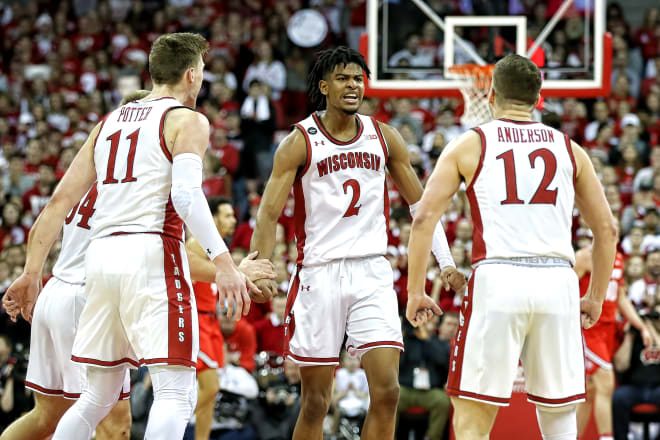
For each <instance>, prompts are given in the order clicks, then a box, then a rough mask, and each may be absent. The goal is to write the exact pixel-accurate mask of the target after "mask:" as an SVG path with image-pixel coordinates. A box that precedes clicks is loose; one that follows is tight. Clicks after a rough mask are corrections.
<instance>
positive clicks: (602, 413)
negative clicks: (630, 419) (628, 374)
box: [592, 368, 614, 440]
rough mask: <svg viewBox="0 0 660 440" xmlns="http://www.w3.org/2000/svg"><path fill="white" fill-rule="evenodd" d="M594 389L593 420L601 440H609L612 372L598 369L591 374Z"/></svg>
mask: <svg viewBox="0 0 660 440" xmlns="http://www.w3.org/2000/svg"><path fill="white" fill-rule="evenodd" d="M592 381H593V383H594V388H595V396H594V418H595V419H596V427H597V428H598V435H599V437H600V439H601V440H611V439H612V438H613V437H612V394H613V393H614V372H613V371H612V370H607V369H605V368H599V369H598V370H596V372H595V373H594V374H592Z"/></svg>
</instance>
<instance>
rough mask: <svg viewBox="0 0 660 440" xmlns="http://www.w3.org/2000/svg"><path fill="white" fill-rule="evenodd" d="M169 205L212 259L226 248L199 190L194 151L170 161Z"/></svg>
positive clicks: (198, 164) (198, 168) (199, 169)
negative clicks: (170, 192) (170, 196)
mask: <svg viewBox="0 0 660 440" xmlns="http://www.w3.org/2000/svg"><path fill="white" fill-rule="evenodd" d="M172 204H173V205H174V209H175V210H176V212H177V214H179V216H180V217H181V218H182V219H183V221H184V222H186V225H187V226H188V229H190V232H192V234H193V235H194V236H195V238H196V239H197V241H198V242H199V244H200V245H201V246H202V247H203V248H204V252H205V253H206V256H207V257H209V258H210V259H211V260H213V259H214V258H215V257H217V256H218V255H220V254H223V253H225V252H227V251H228V249H227V245H225V242H224V241H222V237H220V233H219V232H218V228H217V226H216V225H215V222H214V221H213V215H211V210H210V209H209V205H208V203H207V202H206V197H204V192H203V191H202V159H201V158H200V157H199V156H198V155H196V154H194V153H183V154H178V155H176V156H174V159H173V160H172Z"/></svg>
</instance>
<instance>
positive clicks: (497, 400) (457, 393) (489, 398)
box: [447, 388, 511, 405]
mask: <svg viewBox="0 0 660 440" xmlns="http://www.w3.org/2000/svg"><path fill="white" fill-rule="evenodd" d="M447 394H448V395H450V396H456V397H468V398H471V399H477V400H484V401H486V402H493V403H499V404H505V405H508V404H509V402H510V400H511V398H510V397H509V398H505V397H493V396H486V395H485V394H477V393H470V392H468V391H461V390H455V389H449V388H447Z"/></svg>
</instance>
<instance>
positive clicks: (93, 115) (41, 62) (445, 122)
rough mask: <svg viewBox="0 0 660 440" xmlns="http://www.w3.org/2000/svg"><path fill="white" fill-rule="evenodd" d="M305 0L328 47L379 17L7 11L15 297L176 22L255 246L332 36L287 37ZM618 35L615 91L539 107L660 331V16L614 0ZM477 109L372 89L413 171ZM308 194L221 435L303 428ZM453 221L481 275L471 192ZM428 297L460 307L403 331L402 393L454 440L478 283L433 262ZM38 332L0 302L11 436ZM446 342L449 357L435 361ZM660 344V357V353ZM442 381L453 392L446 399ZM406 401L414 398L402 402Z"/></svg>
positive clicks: (246, 238)
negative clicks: (291, 354) (303, 248)
mask: <svg viewBox="0 0 660 440" xmlns="http://www.w3.org/2000/svg"><path fill="white" fill-rule="evenodd" d="M430 3H431V5H432V6H434V7H438V8H440V7H441V6H442V5H446V4H452V5H454V6H453V7H454V9H453V10H452V9H451V8H450V9H449V10H447V11H444V13H445V14H446V13H456V12H460V11H461V8H462V7H465V5H466V4H468V3H470V2H465V1H461V2H458V1H456V2H439V1H431V2H430ZM494 3H495V2H494ZM509 3H511V4H513V3H515V4H516V5H519V6H520V8H522V9H521V10H520V11H519V12H517V13H519V14H527V15H528V16H530V17H534V18H535V20H537V21H538V23H537V25H538V26H542V25H543V24H544V23H545V20H547V19H548V18H549V16H548V15H547V14H546V13H545V12H543V11H539V8H541V6H542V5H544V4H545V2H542V1H518V2H513V1H512V2H509ZM303 6H305V7H311V8H314V9H316V10H318V11H320V12H321V13H322V14H323V15H324V16H325V17H326V18H327V20H328V23H329V24H330V26H329V29H330V32H329V34H328V36H327V38H326V40H325V41H324V42H323V43H322V47H326V46H332V45H335V44H349V45H351V46H353V47H355V48H357V39H356V35H359V32H360V30H363V29H364V26H365V14H366V12H365V9H366V0H310V1H302V0H277V1H275V0H245V1H241V0H227V1H222V2H217V1H213V0H142V1H140V0H133V1H131V0H89V1H85V2H81V1H74V0H68V1H67V0H63V1H60V2H49V1H46V0H30V1H25V2H22V1H16V2H13V3H11V2H10V3H4V6H2V7H0V41H1V42H2V43H1V45H2V47H0V213H1V221H0V294H1V293H4V291H5V289H6V288H7V287H8V286H9V284H10V283H11V281H12V280H13V279H15V278H16V277H17V276H18V275H19V274H20V272H21V270H22V267H23V264H24V262H25V248H26V242H27V237H28V233H29V230H30V227H31V225H32V224H33V222H34V220H35V218H36V217H37V216H38V215H39V212H40V211H41V209H42V208H43V207H44V206H45V204H46V203H47V202H48V200H49V197H50V195H51V194H52V192H53V189H54V186H55V185H56V184H57V182H58V180H59V179H60V178H61V177H62V175H63V174H64V172H65V171H66V170H67V168H68V167H69V165H70V164H71V162H72V160H73V157H74V156H75V154H76V152H77V150H78V149H79V148H80V146H81V145H82V143H83V142H84V141H85V139H86V138H87V135H88V133H89V132H90V131H91V129H92V128H93V127H94V125H95V124H97V123H98V122H99V121H100V120H101V119H102V118H103V115H104V114H106V113H107V112H108V111H110V110H111V109H113V108H115V107H116V106H117V105H118V103H119V101H120V99H121V96H122V95H123V94H125V93H126V91H128V90H133V89H136V88H143V89H150V88H151V84H150V82H149V75H148V70H147V69H148V53H149V49H150V45H151V43H152V42H153V41H154V40H155V38H156V37H157V36H158V35H159V34H161V33H164V32H174V31H190V32H198V33H201V34H202V35H204V36H205V37H206V38H207V39H208V40H209V42H210V51H209V54H208V56H207V58H206V71H205V74H204V83H203V86H202V91H201V93H200V96H199V99H198V101H197V105H198V109H199V110H200V111H201V112H202V113H204V114H205V115H206V116H207V117H208V119H209V121H210V123H211V127H212V133H211V137H210V143H209V151H208V153H207V156H206V158H205V162H204V174H205V180H204V183H203V189H204V192H205V194H206V196H207V197H208V198H213V197H219V196H222V197H229V198H231V200H232V201H233V203H234V206H235V211H236V216H237V218H238V225H237V227H236V231H235V233H234V235H233V237H232V239H231V241H230V249H231V252H232V254H233V256H234V257H235V259H236V260H237V261H239V260H240V259H241V258H242V257H244V256H245V255H246V252H247V249H248V248H249V242H250V237H251V234H252V231H253V228H254V222H255V216H256V211H257V209H258V206H259V202H260V191H262V189H263V184H264V182H265V180H266V179H267V178H268V176H269V173H270V168H271V166H272V154H273V151H274V148H275V146H276V145H277V142H278V141H279V140H280V139H281V138H282V137H283V136H284V135H286V134H287V133H288V130H289V129H288V127H289V126H290V124H291V123H293V122H296V121H298V120H300V119H302V118H304V117H305V116H306V115H307V114H308V113H309V111H310V108H309V106H308V103H307V99H306V93H305V86H306V85H305V81H306V75H307V72H308V70H309V67H310V65H311V63H312V62H313V59H314V57H313V54H314V52H315V51H316V50H318V49H320V48H321V47H317V48H314V49H305V48H300V47H297V46H295V45H294V44H293V43H292V42H290V41H289V40H288V38H287V34H286V26H287V23H288V19H289V18H290V17H291V15H292V14H293V13H294V12H295V11H296V10H298V9H300V8H301V7H303ZM442 7H444V6H442ZM424 29H426V27H424ZM607 29H608V31H610V32H611V33H612V34H613V36H614V54H613V64H614V66H613V75H612V93H611V94H610V96H607V97H603V98H601V99H593V100H578V99H574V98H565V99H557V100H552V99H547V100H546V103H545V110H544V111H543V112H542V113H540V115H541V117H542V118H543V121H544V122H545V123H547V124H549V125H551V126H554V127H556V128H558V129H560V130H562V131H563V132H565V133H567V134H568V135H569V136H570V137H571V138H572V139H574V140H575V141H576V142H578V143H580V144H582V145H583V146H584V147H585V148H586V149H587V150H588V151H589V154H590V156H591V158H592V161H593V163H594V166H595V167H596V170H597V173H598V176H599V177H600V179H601V181H602V184H603V186H604V188H605V192H606V195H607V199H608V201H609V203H610V205H611V208H612V211H613V212H614V214H615V215H616V217H617V219H618V220H619V224H620V235H621V237H620V238H621V239H620V244H619V251H620V252H621V253H622V254H623V256H624V258H625V261H626V264H625V283H626V289H627V291H628V293H629V296H630V298H631V299H632V301H633V302H634V304H635V305H636V306H637V308H638V309H639V310H640V311H642V312H643V313H645V314H646V315H647V316H648V319H650V320H651V321H652V322H654V323H658V326H659V328H660V318H659V317H658V313H657V312H656V313H653V312H654V311H655V310H656V309H655V307H656V304H660V295H657V294H656V287H657V284H658V282H659V281H660V214H659V210H660V119H659V118H660V76H659V75H658V74H660V17H659V13H658V9H657V8H651V9H649V11H647V13H646V14H645V18H644V22H643V23H642V24H641V26H636V27H633V26H630V24H629V23H628V22H627V21H626V17H625V15H624V9H623V7H622V6H621V5H619V4H617V3H614V4H611V5H610V6H609V7H608V11H607ZM433 34H434V33H433V32H432V31H431V30H427V31H425V32H424V35H423V36H424V38H426V39H427V40H428V38H434V37H433ZM436 36H437V33H436ZM405 45H406V41H405V39H401V40H400V49H404V46H405ZM571 50H572V48H571V46H569V42H566V41H564V42H562V40H561V39H556V40H553V41H549V42H548V43H547V45H546V46H545V51H546V54H547V56H548V58H549V59H554V60H557V62H560V63H565V62H567V61H566V60H567V58H568V57H570V54H571ZM462 109H463V104H462V102H461V101H460V100H458V99H435V100H417V99H413V98H400V99H390V100H378V99H375V98H369V97H367V98H365V100H364V102H363V105H362V107H361V109H360V112H361V113H364V114H370V115H374V116H375V117H376V118H377V119H378V120H380V121H382V122H385V123H389V124H391V125H393V126H395V127H396V128H397V129H398V130H399V131H400V133H401V135H402V136H403V138H404V140H405V141H406V143H407V144H408V149H409V154H410V158H411V162H412V164H413V167H414V169H415V170H416V172H417V173H418V175H419V176H420V178H421V179H422V181H424V180H425V179H427V178H428V176H429V174H430V172H431V170H432V168H433V166H434V164H435V161H436V160H437V158H438V157H439V155H440V153H441V152H442V150H443V148H444V147H445V145H446V144H447V143H448V142H449V141H450V140H451V139H453V138H455V137H456V136H458V135H459V134H460V133H462V132H463V131H464V130H465V129H466V127H461V126H460V122H459V117H460V115H461V112H462ZM389 197H390V201H391V216H390V235H389V246H388V251H387V257H388V259H389V260H390V262H391V265H392V268H393V269H394V274H395V278H394V282H395V283H394V285H395V291H396V294H397V297H398V300H399V307H400V310H401V311H403V310H405V304H406V299H407V293H406V281H407V243H408V238H409V235H410V217H409V213H408V209H407V207H406V206H405V203H404V202H403V201H402V199H401V197H400V196H399V194H398V192H397V190H396V188H394V187H393V186H392V185H391V184H390V187H389ZM293 203H294V202H293V197H290V199H289V201H288V203H287V205H286V207H285V209H284V211H283V212H282V216H281V218H280V221H279V224H280V226H278V233H277V237H276V243H277V244H276V246H275V251H274V256H273V258H274V264H275V267H276V270H277V274H278V278H277V282H278V284H279V286H280V290H281V295H280V296H279V297H277V298H274V299H273V300H272V304H266V305H260V304H254V305H253V309H252V311H251V312H250V315H249V316H248V317H246V318H244V319H243V320H241V321H239V322H238V323H234V322H232V321H230V320H227V319H223V320H222V332H223V334H224V336H225V341H226V342H227V355H226V357H225V359H226V360H227V364H228V365H227V366H226V367H225V374H224V375H223V376H222V378H223V379H222V380H223V381H224V382H223V383H222V385H221V386H222V392H221V395H220V397H219V398H218V404H217V407H216V422H217V423H216V425H214V427H215V428H214V433H215V434H214V435H215V436H216V437H214V438H222V435H224V434H225V433H227V432H232V433H236V432H240V433H242V435H243V437H232V438H246V439H249V438H262V439H285V438H290V432H291V431H290V430H291V428H292V423H293V421H294V420H295V418H296V414H297V408H298V406H297V405H298V400H297V399H298V396H299V391H300V389H299V387H300V375H299V372H298V371H297V367H296V366H295V365H294V364H292V363H289V362H285V361H284V360H283V359H282V352H283V344H282V341H283V316H284V304H285V296H284V295H285V292H286V291H287V289H288V280H289V278H290V275H291V273H292V271H293V269H294V268H295V257H296V252H297V251H296V246H295V240H294V220H293ZM444 222H445V228H446V232H447V238H448V240H449V243H450V246H451V252H452V255H453V257H454V260H455V262H456V265H457V267H458V268H459V269H460V270H461V272H463V273H464V274H465V275H466V277H467V276H469V275H470V272H471V268H470V261H471V247H472V222H471V220H470V214H469V204H468V203H467V199H466V197H465V193H464V191H460V192H459V194H458V196H457V197H456V198H455V199H454V201H453V203H452V205H451V206H450V207H449V209H448V211H447V213H446V215H445V216H444ZM573 230H574V244H575V247H576V248H578V247H582V246H586V245H589V243H590V231H589V230H588V229H587V228H586V227H585V226H584V224H583V222H582V220H581V219H580V216H579V213H577V212H576V213H575V218H574V228H573ZM57 254H58V246H55V247H54V248H53V251H52V252H51V255H50V257H49V259H48V264H47V265H46V268H45V271H44V280H47V279H48V278H49V277H50V276H51V273H50V271H51V269H52V265H53V264H54V262H55V259H56V258H57ZM427 292H428V293H429V294H430V295H432V297H434V298H435V299H436V300H437V301H438V302H439V304H440V306H441V307H442V309H443V310H445V311H446V312H448V313H446V314H445V315H444V318H443V320H442V322H441V323H440V322H438V320H435V321H433V322H432V323H431V324H430V325H428V326H426V327H425V328H424V329H417V330H414V331H413V329H407V330H406V331H405V333H404V334H405V338H406V345H407V346H408V347H409V350H408V351H406V353H405V354H404V356H403V357H402V360H401V377H400V380H401V390H402V393H401V395H402V402H403V401H404V400H403V398H404V396H405V402H406V405H408V406H410V407H420V406H423V407H425V408H426V407H427V406H428V408H427V410H428V411H429V412H430V414H431V415H432V416H433V417H432V420H433V423H436V425H433V426H430V427H429V432H430V433H433V434H432V435H433V436H431V437H429V438H441V437H436V435H442V434H436V433H438V432H444V430H445V429H446V426H445V423H446V420H447V416H446V414H447V411H448V407H449V403H448V400H447V399H446V395H443V394H444V391H442V389H443V386H444V383H445V381H446V374H447V368H448V367H447V362H448V352H449V348H448V347H449V345H448V344H449V343H448V342H447V341H450V340H451V338H452V337H453V334H454V332H455V331H456V327H457V322H458V310H459V304H460V300H461V295H462V294H463V292H452V291H451V290H449V289H448V288H447V287H446V286H444V285H443V283H442V281H441V279H440V276H439V269H438V268H437V267H436V266H435V265H431V266H430V267H429V269H428V276H427ZM659 307H660V306H659ZM659 310H660V309H659ZM622 328H623V325H622ZM29 331H30V328H29V325H28V324H27V323H25V322H24V321H22V320H19V321H18V322H17V323H12V322H11V321H10V320H9V319H8V318H7V315H6V313H4V312H0V376H1V378H0V429H2V428H4V427H5V426H6V425H7V424H8V423H9V422H10V421H12V420H14V419H15V418H16V417H17V416H18V415H19V414H20V413H22V412H23V411H25V410H27V409H29V408H30V406H31V405H32V399H31V397H30V394H29V392H28V391H26V390H24V387H23V384H22V380H24V376H25V365H26V363H27V358H28V352H29ZM621 342H622V343H623V344H624V345H623V347H624V348H626V349H627V350H628V349H631V348H630V347H632V345H633V342H634V341H633V340H628V339H626V338H624V336H623V334H622V336H621ZM626 344H627V345H626ZM429 347H430V348H429ZM658 347H660V338H658V345H657V347H655V348H654V350H656V351H658V350H660V348H658ZM634 349H639V347H637V346H635V348H634ZM431 353H433V354H434V356H429V355H430V354H431ZM659 353H660V351H659ZM647 354H648V356H649V358H650V357H651V353H647ZM622 357H623V358H625V356H623V355H622ZM659 359H660V356H659V357H656V358H655V360H656V362H655V364H654V365H651V367H652V369H651V370H648V371H651V372H652V374H651V375H646V376H645V377H650V378H649V379H645V380H646V382H647V383H645V384H644V385H645V386H649V387H656V386H660V366H659V365H658V363H659V362H660V360H659ZM629 360H630V358H629ZM635 365H636V364H635V362H633V363H631V362H627V363H626V362H619V363H618V364H617V368H619V367H620V369H622V371H621V372H622V373H624V374H623V376H622V378H623V380H624V381H625V380H631V381H632V382H631V383H635V380H639V375H636V374H632V375H631V374H629V373H625V371H626V370H629V369H630V368H633V367H635ZM623 367H625V368H623ZM644 367H648V365H645V366H644ZM360 371H361V370H360V368H359V363H358V364H356V363H355V362H354V360H352V359H350V356H343V357H342V368H341V369H340V370H338V373H337V385H336V388H337V389H336V395H335V397H334V398H333V408H334V411H335V413H336V417H335V419H334V420H333V421H332V423H331V424H330V425H331V426H330V427H328V430H329V431H330V432H331V431H333V430H334V431H337V432H339V431H342V430H343V431H346V430H349V431H350V429H352V428H353V427H354V425H352V423H353V422H352V421H351V420H352V419H353V418H356V417H357V418H359V415H360V414H363V412H364V408H366V406H365V405H367V404H368V403H366V402H368V401H367V400H365V399H367V398H368V397H367V395H368V389H365V387H366V383H365V382H364V378H363V372H362V373H360ZM424 372H425V373H424ZM244 373H246V374H247V376H248V377H250V378H252V379H253V383H252V382H250V380H248V379H246V376H245V374H244ZM633 373H634V372H633ZM626 378H628V379H626ZM133 379H134V384H133V397H132V410H133V416H134V419H135V422H134V430H136V432H139V430H140V429H144V419H145V417H146V414H148V409H149V405H150V400H149V399H150V392H149V391H150V382H149V379H148V373H147V372H146V371H145V370H143V369H140V370H138V371H136V372H135V374H134V377H133ZM419 390H429V393H428V394H427V393H425V392H423V393H422V394H423V395H422V396H421V397H420V395H419ZM434 390H439V391H441V392H438V393H436V392H433V393H431V391H434ZM626 397H627V398H630V396H629V395H626ZM421 401H425V402H432V404H431V403H429V404H428V405H426V403H424V402H421ZM255 402H259V403H258V404H255ZM659 403H660V401H659ZM616 408H617V407H616V406H615V409H616ZM406 410H407V407H406V408H404V407H403V406H402V407H401V411H406ZM436 414H444V415H440V416H436ZM340 415H342V416H341V417H340ZM616 417H617V412H616V411H615V418H616ZM255 420H258V421H259V423H255V422H254V421H255ZM136 435H139V434H136Z"/></svg>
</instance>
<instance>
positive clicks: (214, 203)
mask: <svg viewBox="0 0 660 440" xmlns="http://www.w3.org/2000/svg"><path fill="white" fill-rule="evenodd" d="M208 203H209V208H210V209H211V214H213V215H215V214H216V213H217V212H218V208H219V207H220V205H225V204H227V205H229V206H231V207H232V208H233V207H234V205H232V203H231V200H229V199H228V198H226V197H211V198H210V199H209V202H208Z"/></svg>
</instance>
